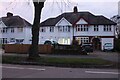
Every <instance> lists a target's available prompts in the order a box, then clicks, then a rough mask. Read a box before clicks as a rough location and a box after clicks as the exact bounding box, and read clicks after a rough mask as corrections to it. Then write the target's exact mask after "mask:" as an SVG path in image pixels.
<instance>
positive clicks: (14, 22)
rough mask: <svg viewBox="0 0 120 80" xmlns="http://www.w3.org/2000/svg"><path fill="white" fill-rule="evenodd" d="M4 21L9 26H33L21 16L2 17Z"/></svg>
mask: <svg viewBox="0 0 120 80" xmlns="http://www.w3.org/2000/svg"><path fill="white" fill-rule="evenodd" d="M2 21H3V23H4V24H5V25H6V26H7V27H27V26H32V25H31V24H30V23H29V22H28V21H26V20H25V19H23V18H21V17H20V16H10V17H2Z"/></svg>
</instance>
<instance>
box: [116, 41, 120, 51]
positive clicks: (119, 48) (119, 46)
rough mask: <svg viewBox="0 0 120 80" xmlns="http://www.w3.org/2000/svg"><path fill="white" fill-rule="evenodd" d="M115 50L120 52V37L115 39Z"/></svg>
mask: <svg viewBox="0 0 120 80" xmlns="http://www.w3.org/2000/svg"><path fill="white" fill-rule="evenodd" d="M115 50H116V51H118V52H120V39H116V40H115Z"/></svg>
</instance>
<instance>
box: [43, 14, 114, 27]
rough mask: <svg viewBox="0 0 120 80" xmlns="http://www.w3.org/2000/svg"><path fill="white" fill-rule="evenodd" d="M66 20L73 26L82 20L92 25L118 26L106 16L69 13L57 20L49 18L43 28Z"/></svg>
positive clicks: (58, 17) (44, 22) (56, 18)
mask: <svg viewBox="0 0 120 80" xmlns="http://www.w3.org/2000/svg"><path fill="white" fill-rule="evenodd" d="M63 17H64V18H65V19H66V20H67V21H69V22H70V23H71V24H75V23H76V22H77V21H78V20H79V19H80V18H83V19H85V20H86V21H87V22H88V23H89V24H90V25H108V24H109V25H116V23H115V22H113V21H111V20H110V19H107V18H106V17H104V16H95V15H93V14H92V13H90V12H77V13H74V12H68V13H63V14H61V15H59V16H57V17H55V18H49V19H47V20H45V21H43V22H42V23H41V26H55V25H56V24H57V23H58V21H60V20H61V19H62V18H63Z"/></svg>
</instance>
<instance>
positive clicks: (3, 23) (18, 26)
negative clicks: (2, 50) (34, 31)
mask: <svg viewBox="0 0 120 80" xmlns="http://www.w3.org/2000/svg"><path fill="white" fill-rule="evenodd" d="M31 26H32V25H31V24H30V23H29V22H27V21H26V20H25V19H23V18H21V17H20V16H13V14H12V13H9V12H8V13H7V16H6V17H2V18H0V34H1V35H0V43H1V44H11V43H12V44H13V43H22V44H30V43H31Z"/></svg>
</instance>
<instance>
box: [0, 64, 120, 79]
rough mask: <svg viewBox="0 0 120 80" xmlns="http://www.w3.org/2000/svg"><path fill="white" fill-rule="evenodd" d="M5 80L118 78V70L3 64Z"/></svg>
mask: <svg viewBox="0 0 120 80" xmlns="http://www.w3.org/2000/svg"><path fill="white" fill-rule="evenodd" d="M0 67H2V77H3V78H118V75H119V74H120V73H119V72H118V70H117V69H87V68H59V67H47V66H33V65H11V64H3V65H2V66H0Z"/></svg>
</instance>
